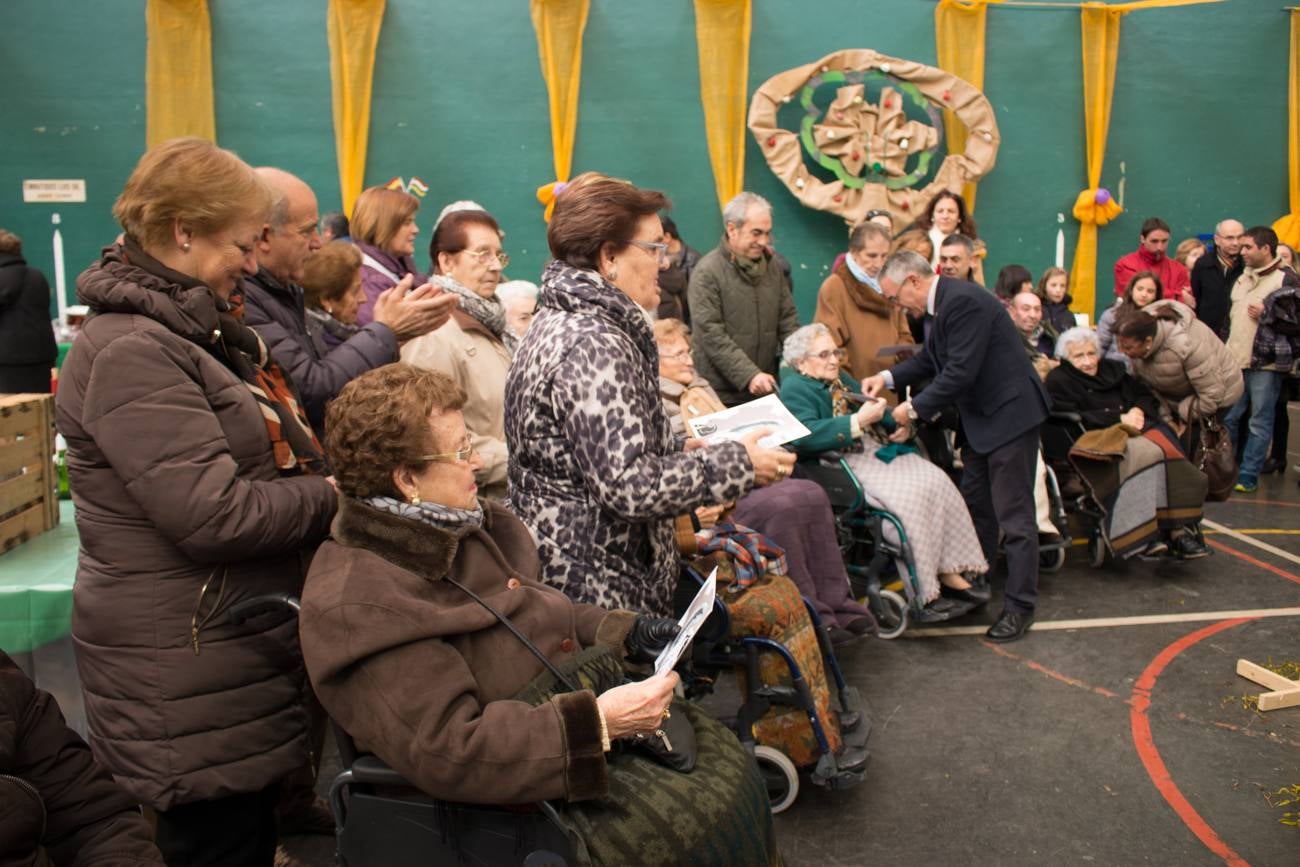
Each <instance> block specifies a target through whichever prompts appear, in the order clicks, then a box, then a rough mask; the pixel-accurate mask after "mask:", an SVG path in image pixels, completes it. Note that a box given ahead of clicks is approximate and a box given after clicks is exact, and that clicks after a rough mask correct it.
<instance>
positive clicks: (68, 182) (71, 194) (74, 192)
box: [23, 178, 86, 203]
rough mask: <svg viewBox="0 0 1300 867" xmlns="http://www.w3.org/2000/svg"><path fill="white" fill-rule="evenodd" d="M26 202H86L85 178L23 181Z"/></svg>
mask: <svg viewBox="0 0 1300 867" xmlns="http://www.w3.org/2000/svg"><path fill="white" fill-rule="evenodd" d="M23 201H24V202H28V203H30V202H84V201H86V180H85V178H65V179H62V180H44V179H32V180H24V181H23Z"/></svg>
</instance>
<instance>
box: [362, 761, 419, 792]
mask: <svg viewBox="0 0 1300 867" xmlns="http://www.w3.org/2000/svg"><path fill="white" fill-rule="evenodd" d="M350 770H351V771H352V779H353V780H355V781H356V782H358V783H372V784H375V785H383V786H406V787H408V788H412V789H413V788H415V787H414V786H412V785H411V783H410V781H408V780H407V779H406V778H405V777H403V776H402V775H401V774H399V773H398V772H397V771H395V770H393V769H392V768H390V767H388V765H386V764H384V763H383V761H382V760H380V759H379V758H378V757H376V756H372V755H363V756H357V758H356V761H354V762H353V763H352V767H351V769H350Z"/></svg>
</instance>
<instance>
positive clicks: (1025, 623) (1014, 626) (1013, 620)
mask: <svg viewBox="0 0 1300 867" xmlns="http://www.w3.org/2000/svg"><path fill="white" fill-rule="evenodd" d="M1033 622H1034V615H1033V614H1030V613H1029V612H1028V611H1003V612H1002V616H1000V617H999V618H998V622H997V623H994V624H993V625H992V626H990V627H989V631H988V632H986V633H984V634H985V635H986V636H987V637H988V640H989V641H995V642H997V643H998V644H1002V643H1004V642H1007V641H1018V640H1020V639H1021V638H1024V637H1025V633H1026V632H1028V631H1029V627H1030V625H1031V624H1033Z"/></svg>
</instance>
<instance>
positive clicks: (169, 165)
mask: <svg viewBox="0 0 1300 867" xmlns="http://www.w3.org/2000/svg"><path fill="white" fill-rule="evenodd" d="M273 199H274V196H273V195H272V193H271V188H270V187H268V186H267V185H266V182H265V181H263V180H262V179H261V178H259V177H258V176H257V172H255V171H253V169H252V167H251V166H249V165H248V163H246V162H244V161H243V160H241V159H240V158H239V157H237V156H235V154H234V153H233V152H231V151H228V150H226V149H224V148H219V147H217V146H216V145H214V144H212V142H208V141H204V140H203V139H201V138H192V137H191V138H174V139H168V140H167V141H165V142H162V143H161V144H158V145H155V146H153V147H152V148H150V149H149V150H148V151H146V152H145V154H144V156H142V157H140V162H138V163H136V166H135V169H134V170H133V171H132V172H131V177H129V178H127V181H126V186H125V187H123V188H122V194H121V195H120V196H118V197H117V201H116V202H114V203H113V217H114V218H115V219H116V220H117V222H118V223H119V224H120V225H121V226H122V228H123V229H125V230H126V233H127V234H128V235H130V236H131V237H133V238H135V239H136V240H137V241H139V242H140V243H141V244H142V245H143V246H144V247H145V248H146V249H147V248H149V247H161V246H163V245H164V244H166V243H168V241H169V240H170V239H171V238H172V230H173V228H172V227H173V225H174V224H175V223H176V221H177V220H179V221H180V222H182V223H184V224H186V225H188V226H189V228H190V230H191V231H193V232H194V233H195V234H198V235H211V234H213V233H215V232H219V231H221V230H222V229H225V228H226V227H228V226H230V225H232V224H234V223H237V222H239V221H241V220H256V221H257V222H265V221H266V218H267V215H268V214H269V213H270V211H271V204H272V201H273Z"/></svg>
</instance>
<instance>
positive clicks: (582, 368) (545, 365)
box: [505, 173, 794, 615]
mask: <svg viewBox="0 0 1300 867" xmlns="http://www.w3.org/2000/svg"><path fill="white" fill-rule="evenodd" d="M667 206H668V200H667V198H666V197H665V196H664V195H663V194H662V193H658V192H654V191H649V190H640V189H637V188H636V187H634V186H633V185H632V184H630V183H628V182H626V181H621V180H616V179H613V178H608V177H605V176H603V175H599V174H596V173H587V174H584V175H580V176H579V177H578V178H575V179H574V180H573V181H572V182H570V183H569V184H568V185H567V187H566V188H565V189H564V191H563V193H562V195H560V196H559V198H558V199H557V201H556V205H555V212H554V214H553V216H552V219H551V224H550V227H549V228H548V230H547V241H548V243H549V244H550V248H551V253H552V254H553V255H554V256H555V261H552V262H551V263H550V264H549V265H548V266H547V268H546V271H545V272H544V274H543V278H542V287H541V294H540V297H539V301H538V313H537V317H536V318H535V319H534V320H533V324H532V325H531V326H530V327H529V329H528V332H527V334H526V335H525V337H524V340H523V343H522V344H521V346H520V348H519V351H518V353H517V354H516V356H515V359H514V362H513V364H512V365H511V367H510V374H509V377H508V378H507V380H506V404H505V410H506V440H507V443H508V450H509V454H510V463H509V483H510V505H511V507H512V509H513V510H514V511H515V513H516V514H517V515H519V517H520V518H522V519H523V521H524V523H526V524H527V525H528V527H529V528H530V529H531V530H532V532H533V535H534V537H535V538H536V540H537V547H538V553H539V556H540V559H541V575H542V580H544V581H546V582H547V583H548V584H551V585H553V586H555V587H558V588H560V589H561V590H563V591H564V593H565V594H567V595H568V596H569V597H570V598H572V599H574V600H575V601H579V602H588V603H593V604H597V605H603V606H606V607H612V608H625V609H630V610H633V611H640V612H646V613H650V614H656V615H666V614H671V613H672V595H673V588H674V587H675V586H676V583H677V577H678V572H679V560H678V554H677V547H676V544H675V541H674V536H673V517H674V516H676V515H679V514H681V513H683V512H685V511H688V510H690V509H693V508H695V507H696V506H699V505H702V504H704V503H723V502H729V501H732V500H735V499H737V498H738V497H740V496H741V495H742V494H744V493H745V492H746V491H748V490H749V489H750V488H751V487H752V486H753V485H755V484H759V485H764V484H769V483H771V482H773V481H775V480H777V479H779V478H784V477H785V476H787V475H788V474H789V472H790V467H791V466H792V465H793V463H794V459H793V455H791V454H789V453H787V452H785V451H782V450H778V449H765V448H761V447H759V446H758V445H757V443H756V440H757V439H758V436H759V435H761V433H762V432H756V434H755V435H751V436H750V437H748V438H746V439H745V440H744V441H741V442H729V443H722V444H719V445H713V446H707V447H705V446H704V445H703V444H702V443H699V442H698V441H684V440H681V439H679V438H678V437H676V436H675V435H674V434H673V430H672V426H671V424H670V423H669V421H668V418H667V416H666V415H665V413H664V410H663V404H662V401H661V400H660V397H659V366H658V365H659V362H658V351H657V349H656V345H655V339H654V332H653V331H652V330H651V327H650V319H649V314H648V313H646V312H645V311H646V310H653V309H655V307H656V306H657V305H658V303H659V288H658V274H659V271H660V269H661V268H662V267H663V265H664V264H665V256H664V250H665V247H664V244H663V226H662V224H661V223H660V221H659V217H658V211H659V210H660V209H662V208H665V207H667Z"/></svg>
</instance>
